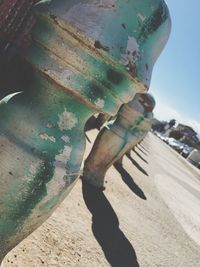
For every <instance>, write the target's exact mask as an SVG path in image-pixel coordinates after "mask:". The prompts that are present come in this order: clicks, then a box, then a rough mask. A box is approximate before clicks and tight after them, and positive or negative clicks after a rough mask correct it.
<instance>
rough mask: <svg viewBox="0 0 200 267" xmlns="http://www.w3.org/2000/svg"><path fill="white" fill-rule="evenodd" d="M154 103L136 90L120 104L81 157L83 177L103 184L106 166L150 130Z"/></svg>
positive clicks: (94, 183) (96, 185) (98, 185)
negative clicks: (113, 115)
mask: <svg viewBox="0 0 200 267" xmlns="http://www.w3.org/2000/svg"><path fill="white" fill-rule="evenodd" d="M154 106H155V101H154V99H153V97H152V96H151V95H149V94H136V96H135V98H134V99H133V100H132V101H131V102H129V103H128V104H125V105H123V106H122V108H121V109H120V110H119V112H118V115H117V118H116V120H115V121H114V123H113V122H112V123H109V124H108V125H107V127H105V128H104V129H102V130H101V131H100V133H99V134H98V136H97V138H96V140H95V143H94V145H93V148H92V150H91V152H90V154H89V156H88V158H87V159H86V161H85V166H84V171H83V179H84V180H87V181H88V182H89V183H90V184H92V185H94V186H95V187H99V188H102V187H103V185H104V177H105V174H106V172H107V170H108V169H109V168H110V167H111V166H112V164H114V163H115V162H116V161H118V160H119V159H121V158H122V157H123V156H124V154H125V153H127V152H128V151H129V150H130V149H131V148H133V147H134V146H135V145H136V144H137V143H139V142H140V141H141V140H142V139H143V138H144V137H145V135H146V134H147V132H148V131H149V130H150V128H151V119H152V117H153V114H152V110H153V108H154Z"/></svg>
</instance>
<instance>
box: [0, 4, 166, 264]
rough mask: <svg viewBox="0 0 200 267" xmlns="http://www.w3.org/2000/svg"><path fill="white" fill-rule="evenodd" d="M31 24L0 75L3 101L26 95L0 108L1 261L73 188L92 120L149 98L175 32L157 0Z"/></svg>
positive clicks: (43, 9) (45, 9)
mask: <svg viewBox="0 0 200 267" xmlns="http://www.w3.org/2000/svg"><path fill="white" fill-rule="evenodd" d="M1 3H2V2H1ZM35 16H36V18H37V24H36V25H35V27H34V30H33V34H32V37H33V43H32V46H31V48H30V49H29V50H28V51H27V52H26V53H24V54H23V55H21V54H20V56H16V57H13V58H12V60H11V61H10V62H8V63H7V64H8V65H6V66H5V67H3V68H1V74H2V72H3V73H4V75H1V78H0V85H1V91H0V97H1V99H2V98H3V97H4V96H7V95H10V94H12V93H15V92H21V93H20V94H16V95H13V97H11V98H10V99H9V101H7V100H8V99H7V100H6V101H5V99H4V100H3V101H2V102H1V103H0V147H1V150H0V260H1V259H2V258H3V257H4V256H5V254H6V253H7V252H8V251H9V250H10V249H11V248H13V247H14V246H15V245H16V244H18V243H19V242H20V241H21V240H22V239H24V238H25V237H26V236H27V235H29V234H30V233H31V232H32V231H34V230H35V229H36V228H37V227H38V226H40V225H41V224H42V223H43V222H44V221H45V220H46V219H47V218H48V217H49V216H50V215H51V214H52V212H53V211H54V209H55V208H56V207H57V206H58V205H59V203H60V202H61V201H62V200H63V199H64V198H65V196H66V195H67V194H68V192H69V191H70V190H71V188H72V186H73V185H74V183H75V180H76V178H77V177H78V176H79V174H80V166H81V162H82V158H83V153H84V148H85V138H84V125H85V122H86V121H87V120H88V118H89V117H91V116H92V114H94V113H97V112H102V113H107V114H109V115H114V114H116V112H117V111H118V109H119V107H120V106H121V105H122V104H123V103H125V102H128V101H130V100H131V99H132V98H133V97H134V95H135V94H136V93H137V92H145V91H146V90H147V88H148V86H149V81H150V76H151V71H152V68H153V64H154V62H155V60H156V59H157V57H158V56H159V54H160V52H161V50H162V48H163V46H164V44H165V43H166V41H167V39H168V36H169V32H170V18H169V12H168V9H167V7H166V5H165V3H164V1H161V0H149V1H141V0H129V1H124V0H109V1H108V0H102V1H97V0H96V1H94V0H86V1H81V0H56V1H53V2H52V3H50V4H49V3H46V4H40V5H37V6H36V8H35ZM16 23H18V21H16ZM0 25H1V24H0ZM15 26H17V25H15ZM18 26H19V27H20V25H18ZM0 65H1V64H0ZM0 67H1V66H0Z"/></svg>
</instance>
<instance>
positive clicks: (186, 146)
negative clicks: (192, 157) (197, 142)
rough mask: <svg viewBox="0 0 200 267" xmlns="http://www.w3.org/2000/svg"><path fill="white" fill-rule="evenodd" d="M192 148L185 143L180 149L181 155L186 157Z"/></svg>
mask: <svg viewBox="0 0 200 267" xmlns="http://www.w3.org/2000/svg"><path fill="white" fill-rule="evenodd" d="M192 150H193V147H190V146H188V145H185V146H184V148H183V150H182V151H181V155H182V156H183V157H184V158H187V157H188V156H189V154H190V153H191V152H192Z"/></svg>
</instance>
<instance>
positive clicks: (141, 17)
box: [138, 13, 146, 22]
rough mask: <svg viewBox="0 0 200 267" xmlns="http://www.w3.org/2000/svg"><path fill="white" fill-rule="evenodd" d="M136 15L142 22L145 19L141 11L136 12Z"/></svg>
mask: <svg viewBox="0 0 200 267" xmlns="http://www.w3.org/2000/svg"><path fill="white" fill-rule="evenodd" d="M138 17H139V18H140V19H141V21H142V22H143V21H144V20H145V19H146V18H145V16H143V15H142V14H141V13H139V14H138Z"/></svg>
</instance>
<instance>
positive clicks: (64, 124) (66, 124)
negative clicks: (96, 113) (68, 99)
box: [58, 109, 78, 131]
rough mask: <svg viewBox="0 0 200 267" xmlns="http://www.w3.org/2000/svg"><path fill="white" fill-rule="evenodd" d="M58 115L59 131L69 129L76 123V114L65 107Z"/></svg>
mask: <svg viewBox="0 0 200 267" xmlns="http://www.w3.org/2000/svg"><path fill="white" fill-rule="evenodd" d="M58 116H59V122H58V126H59V129H60V130H61V131H64V130H71V129H73V128H74V127H75V126H76V124H77V123H78V119H77V117H76V115H75V114H74V113H72V112H68V111H67V110H66V109H65V111H64V112H63V113H62V114H60V115H58Z"/></svg>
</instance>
